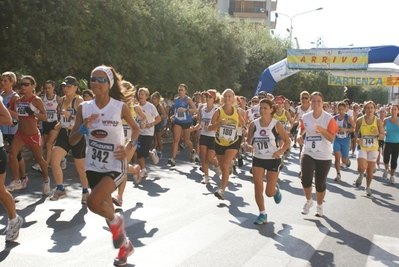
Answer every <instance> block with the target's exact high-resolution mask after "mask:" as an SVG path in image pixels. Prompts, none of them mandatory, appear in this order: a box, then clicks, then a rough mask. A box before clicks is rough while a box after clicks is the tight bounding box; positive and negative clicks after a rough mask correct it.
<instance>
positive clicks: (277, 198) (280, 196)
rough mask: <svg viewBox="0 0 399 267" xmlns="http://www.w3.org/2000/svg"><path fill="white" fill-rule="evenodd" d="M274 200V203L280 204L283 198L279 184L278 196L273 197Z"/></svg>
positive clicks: (277, 185)
mask: <svg viewBox="0 0 399 267" xmlns="http://www.w3.org/2000/svg"><path fill="white" fill-rule="evenodd" d="M273 198H274V202H276V204H280V202H281V199H282V198H283V196H282V195H281V192H280V186H279V184H276V194H275V195H274V196H273Z"/></svg>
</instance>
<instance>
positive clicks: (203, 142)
mask: <svg viewBox="0 0 399 267" xmlns="http://www.w3.org/2000/svg"><path fill="white" fill-rule="evenodd" d="M205 96H206V105H204V106H203V107H202V108H201V110H200V111H199V112H198V123H197V125H196V126H193V128H194V129H195V130H199V129H200V131H201V135H200V140H199V142H200V153H201V166H202V171H203V172H204V179H202V181H201V183H202V184H209V182H210V180H211V177H210V176H209V163H210V164H213V166H214V168H215V172H216V174H217V175H218V176H222V171H221V170H220V166H219V163H218V161H217V160H216V159H215V131H210V130H209V124H210V122H211V119H212V116H213V114H214V113H215V111H216V110H217V108H218V106H219V105H218V104H219V102H220V97H219V95H218V94H217V92H216V90H214V89H210V90H208V91H206V93H205Z"/></svg>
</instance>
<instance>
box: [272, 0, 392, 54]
mask: <svg viewBox="0 0 399 267" xmlns="http://www.w3.org/2000/svg"><path fill="white" fill-rule="evenodd" d="M319 7H322V8H323V10H319V11H314V12H310V13H306V14H302V15H299V16H296V17H295V18H294V19H293V20H292V27H293V30H292V41H293V42H294V43H295V40H294V37H297V39H298V42H299V46H300V48H301V49H306V48H312V47H316V44H312V43H311V42H314V43H316V41H317V38H318V37H321V38H322V40H323V45H324V47H330V48H334V47H347V46H350V45H353V47H369V46H380V45H396V46H399V29H398V26H399V16H398V13H399V0H378V1H376V0H278V4H277V10H276V11H277V13H282V14H286V15H288V16H290V17H293V16H295V15H296V14H299V13H302V12H306V11H309V10H314V9H317V8H319ZM274 18H275V15H274V14H273V13H272V20H273V19H274ZM290 21H291V20H290V19H289V18H288V17H286V16H282V15H279V17H278V22H277V27H276V30H275V34H277V35H279V36H280V37H283V38H284V37H287V38H288V37H289V33H288V32H287V30H286V29H287V28H289V27H290Z"/></svg>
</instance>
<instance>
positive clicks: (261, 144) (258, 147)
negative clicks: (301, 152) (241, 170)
mask: <svg viewBox="0 0 399 267" xmlns="http://www.w3.org/2000/svg"><path fill="white" fill-rule="evenodd" d="M275 111H276V109H275V107H273V102H272V101H270V100H268V99H262V100H261V101H260V104H259V112H260V118H258V119H256V120H255V121H253V122H251V124H250V125H249V129H248V143H249V144H252V145H250V146H249V149H250V151H252V150H254V157H253V160H252V176H253V179H254V185H255V200H256V204H257V205H258V208H259V212H260V214H259V216H258V218H257V219H256V220H255V222H254V223H255V224H264V223H267V214H266V210H265V203H264V198H263V177H264V174H265V171H267V172H266V190H265V194H266V196H267V197H274V201H275V202H276V204H279V203H280V202H281V199H282V196H281V192H280V187H279V185H278V183H277V180H278V174H279V172H280V169H281V168H280V167H281V163H282V158H281V157H282V156H283V155H284V152H285V151H286V150H287V149H288V148H289V147H290V145H291V140H290V138H289V136H288V134H287V132H286V129H285V128H284V126H283V125H282V124H281V123H280V122H279V121H278V120H276V119H274V118H273V113H275ZM279 139H281V140H282V144H283V145H282V146H280V145H279V142H278V140H279Z"/></svg>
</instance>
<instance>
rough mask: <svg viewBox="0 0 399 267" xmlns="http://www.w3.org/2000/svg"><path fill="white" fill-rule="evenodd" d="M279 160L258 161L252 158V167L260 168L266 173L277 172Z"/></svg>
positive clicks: (258, 159)
mask: <svg viewBox="0 0 399 267" xmlns="http://www.w3.org/2000/svg"><path fill="white" fill-rule="evenodd" d="M280 165H281V159H260V158H255V157H253V159H252V167H260V168H263V169H265V170H267V171H271V172H279V171H280Z"/></svg>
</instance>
